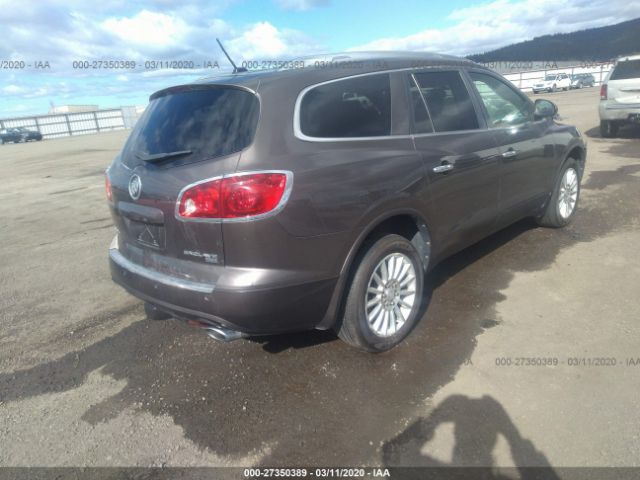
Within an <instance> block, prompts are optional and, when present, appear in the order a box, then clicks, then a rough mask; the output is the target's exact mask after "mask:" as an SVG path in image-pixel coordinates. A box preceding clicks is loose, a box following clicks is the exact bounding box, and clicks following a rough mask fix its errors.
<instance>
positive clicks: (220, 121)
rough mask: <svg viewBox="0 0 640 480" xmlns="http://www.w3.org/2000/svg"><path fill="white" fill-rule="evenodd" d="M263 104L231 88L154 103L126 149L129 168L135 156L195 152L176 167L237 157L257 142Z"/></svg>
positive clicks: (190, 92) (196, 91) (194, 92)
mask: <svg viewBox="0 0 640 480" xmlns="http://www.w3.org/2000/svg"><path fill="white" fill-rule="evenodd" d="M258 114H259V102H258V99H257V98H256V96H255V95H254V94H252V93H250V92H247V91H245V90H240V89H237V88H230V87H211V86H202V87H190V88H189V89H188V90H184V91H174V92H171V93H169V94H166V95H162V96H159V97H157V98H152V100H151V102H150V103H149V105H148V106H147V108H146V109H145V111H144V113H143V115H142V116H141V117H140V120H138V123H136V126H135V127H134V129H133V131H132V132H131V136H130V137H129V140H128V141H127V144H126V145H125V148H124V151H123V153H124V155H123V158H124V159H125V161H126V162H127V163H129V164H130V163H138V160H136V158H135V157H136V154H142V155H145V154H146V155H154V154H159V153H168V152H176V151H182V150H191V151H192V152H193V153H192V154H191V155H186V156H181V157H174V158H172V159H171V160H170V162H171V163H172V164H182V163H189V162H192V161H196V160H199V159H203V158H210V157H218V156H222V155H229V154H231V153H234V152H238V151H240V150H242V149H243V148H245V147H247V146H248V145H249V144H250V143H251V142H252V140H253V135H254V133H255V130H256V126H257V123H258Z"/></svg>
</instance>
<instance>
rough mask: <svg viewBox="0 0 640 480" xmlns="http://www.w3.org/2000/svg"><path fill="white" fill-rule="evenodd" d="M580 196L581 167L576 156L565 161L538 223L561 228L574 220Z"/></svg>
mask: <svg viewBox="0 0 640 480" xmlns="http://www.w3.org/2000/svg"><path fill="white" fill-rule="evenodd" d="M579 198H580V167H579V165H578V162H577V161H576V160H575V159H574V158H569V159H567V161H566V162H565V163H564V165H563V167H562V170H561V171H560V175H559V178H558V181H557V182H556V186H555V188H554V190H553V193H552V194H551V198H550V200H549V203H548V204H547V207H546V209H545V211H544V214H543V215H542V217H540V218H538V224H539V225H541V226H543V227H553V228H559V227H564V226H565V225H568V224H569V223H571V221H572V220H573V217H574V215H575V213H576V208H577V206H578V199H579Z"/></svg>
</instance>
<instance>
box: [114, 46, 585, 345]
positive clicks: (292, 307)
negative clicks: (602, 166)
mask: <svg viewBox="0 0 640 480" xmlns="http://www.w3.org/2000/svg"><path fill="white" fill-rule="evenodd" d="M301 62H306V63H304V67H303V68H295V69H284V70H275V71H262V72H257V73H251V72H243V73H237V74H233V75H229V76H224V77H216V78H211V79H203V80H201V81H198V82H196V83H193V84H189V85H180V86H176V87H171V88H168V89H165V90H161V91H159V92H157V93H155V94H153V95H152V96H151V99H150V103H149V106H148V107H147V109H146V111H145V113H144V115H143V117H142V118H141V119H140V121H139V122H138V123H137V125H136V127H135V129H134V130H133V132H132V133H131V136H130V137H129V139H128V140H127V142H126V144H125V146H124V148H123V150H122V152H121V153H120V154H119V155H118V156H117V158H116V159H115V160H114V162H113V164H112V165H111V166H110V168H109V169H108V171H107V175H106V185H107V196H108V199H109V205H110V208H111V212H112V214H113V218H114V221H115V224H116V226H117V229H118V235H117V236H116V237H115V238H114V240H113V242H112V244H111V247H110V251H109V254H110V261H111V272H112V276H113V279H114V280H115V281H116V282H117V283H119V284H120V285H122V286H123V287H124V288H126V289H127V290H128V291H129V292H131V293H132V294H133V295H135V296H137V297H139V298H141V299H143V300H144V301H145V302H147V303H146V307H147V312H148V314H149V316H151V317H156V318H159V317H163V316H166V315H170V316H173V317H177V318H183V319H189V320H191V321H192V323H195V324H197V325H200V326H202V327H203V328H206V329H207V330H208V332H209V334H210V335H211V336H213V337H214V338H218V339H222V340H230V339H235V338H239V337H243V336H248V335H263V334H273V333H281V332H290V331H300V330H307V329H314V328H315V329H331V328H332V329H335V330H336V331H337V332H338V335H339V336H340V338H342V339H343V340H345V341H347V342H349V343H350V344H352V345H355V346H358V347H360V348H363V349H366V350H369V351H382V350H386V349H389V348H391V347H393V346H394V345H396V344H398V343H399V342H400V341H401V340H402V339H403V338H404V337H405V336H406V335H407V334H408V333H409V332H410V331H411V329H412V328H413V327H414V326H415V325H416V323H417V322H418V320H419V318H418V312H419V307H420V303H421V300H422V298H423V296H424V293H425V292H424V290H425V281H424V279H425V274H426V273H427V272H428V270H429V269H430V268H431V267H433V266H434V265H435V264H436V263H437V262H438V261H440V260H441V259H443V258H444V257H446V256H448V255H450V254H452V253H454V252H456V251H458V250H460V249H462V248H464V247H466V246H468V245H470V244H472V243H474V242H477V241H478V240H480V239H481V238H483V237H485V236H487V235H489V234H491V233H492V232H495V231H496V230H498V229H501V228H503V227H505V226H506V225H508V224H510V223H512V222H514V221H516V220H519V219H521V218H523V217H527V216H530V217H535V218H537V219H538V220H539V221H540V223H541V224H543V225H549V226H554V227H559V226H563V225H565V224H567V223H568V222H569V221H571V219H572V217H573V215H574V213H575V209H576V204H577V201H578V195H579V188H580V186H579V185H580V178H581V176H582V172H583V170H584V163H585V153H586V151H585V144H584V142H583V140H582V138H581V136H580V133H579V132H578V131H577V130H576V129H575V128H574V127H572V126H568V125H561V124H558V123H556V121H554V116H555V114H556V108H555V105H553V104H552V103H551V102H549V101H546V100H537V101H536V103H535V104H534V103H532V102H531V101H530V100H529V99H528V98H527V97H526V96H525V95H523V94H522V93H521V92H520V91H519V90H517V89H516V88H515V87H514V86H513V85H512V84H510V83H509V82H508V81H506V80H505V79H504V78H503V77H501V76H500V75H498V74H496V73H494V72H492V71H490V70H488V69H486V68H484V67H482V66H480V65H477V64H475V63H473V62H470V61H468V60H465V59H461V58H456V57H451V56H445V55H433V54H417V53H416V54H414V53H397V54H392V53H389V54H382V53H380V54H367V53H350V54H346V55H340V56H338V57H321V58H317V57H316V58H315V59H313V60H309V59H306V60H302V61H301ZM299 65H300V62H297V63H296V66H299Z"/></svg>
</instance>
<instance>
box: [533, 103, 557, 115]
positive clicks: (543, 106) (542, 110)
mask: <svg viewBox="0 0 640 480" xmlns="http://www.w3.org/2000/svg"><path fill="white" fill-rule="evenodd" d="M534 105H535V109H534V111H533V115H534V116H535V117H536V119H541V118H553V117H555V116H556V115H557V114H558V106H557V105H556V104H555V103H553V102H550V101H549V100H544V99H542V98H539V99H537V100H536V101H535V103H534Z"/></svg>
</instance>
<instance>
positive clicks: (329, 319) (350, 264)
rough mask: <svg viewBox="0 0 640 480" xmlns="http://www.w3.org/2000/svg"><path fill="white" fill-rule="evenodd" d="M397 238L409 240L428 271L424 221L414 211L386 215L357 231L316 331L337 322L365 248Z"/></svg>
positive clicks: (428, 245) (429, 248)
mask: <svg viewBox="0 0 640 480" xmlns="http://www.w3.org/2000/svg"><path fill="white" fill-rule="evenodd" d="M392 233H394V234H398V235H401V236H403V237H405V238H406V239H407V240H409V241H410V242H411V243H412V244H413V246H414V247H416V250H418V253H419V254H420V259H421V260H422V267H423V270H424V272H425V273H426V271H427V270H428V268H429V265H431V264H432V262H431V252H432V251H433V248H432V240H431V235H430V233H429V228H428V226H427V222H426V220H425V219H424V217H423V216H422V215H421V214H420V213H419V212H418V211H417V210H414V209H400V210H394V211H390V212H386V213H385V214H382V215H380V216H378V217H376V218H375V219H374V220H372V221H370V222H369V223H368V224H367V226H366V227H365V228H363V229H361V231H360V234H359V235H358V236H357V237H356V239H355V241H354V242H353V243H352V246H351V248H350V249H349V252H348V254H347V256H346V258H345V260H344V262H343V264H342V268H341V270H340V275H339V277H338V282H337V283H336V287H335V290H334V292H333V295H332V297H331V301H330V303H329V306H328V308H327V311H326V312H325V315H324V318H323V319H322V321H321V322H320V323H319V324H318V326H317V327H316V328H318V329H321V330H325V329H329V328H331V327H333V326H334V324H335V323H336V322H337V321H338V317H339V314H340V312H341V310H342V307H343V304H344V299H345V293H346V289H347V287H348V286H349V284H350V281H351V278H352V277H353V274H354V272H355V268H356V266H357V265H358V261H359V259H360V258H362V255H364V253H365V252H366V251H367V249H368V247H369V246H370V245H371V243H372V242H374V241H375V240H376V239H378V238H380V237H381V236H383V235H385V234H392Z"/></svg>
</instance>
